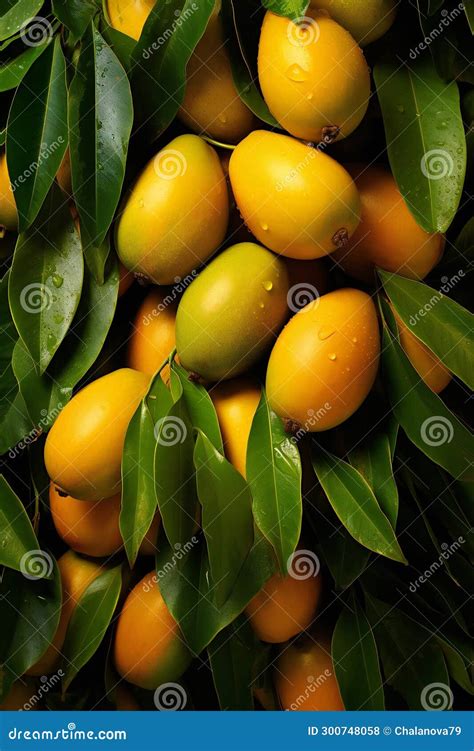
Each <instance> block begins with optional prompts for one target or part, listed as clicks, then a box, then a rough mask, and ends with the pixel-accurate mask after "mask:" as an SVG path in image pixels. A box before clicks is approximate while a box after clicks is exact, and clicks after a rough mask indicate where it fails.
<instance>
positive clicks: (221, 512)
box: [194, 431, 254, 605]
mask: <svg viewBox="0 0 474 751" xmlns="http://www.w3.org/2000/svg"><path fill="white" fill-rule="evenodd" d="M194 464H195V467H196V480H197V489H198V496H199V502H200V504H201V507H202V529H203V532H204V535H205V537H206V542H207V549H208V551H209V562H210V567H211V575H212V581H213V584H214V587H215V595H216V600H217V602H218V604H219V605H220V604H222V603H224V602H225V601H226V600H227V599H228V597H229V596H230V594H231V592H232V589H233V587H234V585H235V582H236V579H237V578H238V575H239V572H240V571H241V569H242V566H243V563H244V561H245V559H246V558H247V556H248V554H249V552H250V549H251V547H252V544H253V540H254V532H253V516H252V497H251V495H250V489H249V487H248V485H247V483H246V482H245V480H244V478H243V477H242V475H241V474H240V472H238V471H237V470H236V469H235V468H234V467H233V466H232V464H230V462H228V461H227V459H225V458H224V456H222V454H220V453H219V452H218V451H217V449H216V448H215V447H214V446H213V445H212V443H211V442H210V440H209V439H208V438H207V437H206V436H205V435H204V433H202V432H201V431H199V432H198V437H197V441H196V446H195V449H194Z"/></svg>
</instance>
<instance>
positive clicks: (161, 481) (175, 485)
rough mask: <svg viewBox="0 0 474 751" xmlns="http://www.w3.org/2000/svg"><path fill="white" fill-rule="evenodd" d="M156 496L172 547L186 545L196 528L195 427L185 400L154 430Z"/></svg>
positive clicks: (171, 410)
mask: <svg viewBox="0 0 474 751" xmlns="http://www.w3.org/2000/svg"><path fill="white" fill-rule="evenodd" d="M154 431H155V438H156V448H155V458H154V468H155V472H154V476H155V492H156V497H157V499H158V508H159V510H160V514H161V519H162V521H163V527H164V530H165V532H166V536H167V538H168V540H169V542H170V543H171V544H172V545H184V544H185V543H186V542H187V541H188V540H190V539H191V537H192V535H193V533H194V529H195V526H196V510H197V493H196V479H195V476H194V464H193V451H194V440H193V435H192V425H191V423H190V420H189V415H188V413H187V410H186V406H185V403H184V400H183V399H182V398H181V399H179V400H178V401H177V402H176V403H175V404H173V405H172V406H171V408H170V409H169V411H168V413H167V414H166V415H165V417H162V418H160V419H159V420H158V421H157V422H156V423H155V427H154Z"/></svg>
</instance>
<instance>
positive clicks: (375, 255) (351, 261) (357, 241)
mask: <svg viewBox="0 0 474 751" xmlns="http://www.w3.org/2000/svg"><path fill="white" fill-rule="evenodd" d="M348 169H349V170H350V172H351V173H352V174H353V175H354V178H355V183H356V185H357V189H358V191H359V195H360V199H361V206H362V212H361V221H360V224H359V226H358V228H357V229H356V231H355V232H354V234H353V235H352V237H351V238H350V240H349V242H348V244H347V245H346V246H345V247H344V248H340V249H338V250H336V252H335V253H334V254H333V255H332V256H331V258H332V260H334V261H336V263H337V264H338V265H339V266H340V267H341V268H342V270H343V271H345V272H346V273H347V274H349V275H350V276H352V277H354V278H355V279H359V280H360V281H362V282H366V283H367V284H370V283H372V284H373V283H374V278H375V277H374V269H375V267H376V266H378V267H379V268H381V269H385V271H393V272H394V273H395V274H400V276H406V277H408V278H409V279H423V278H424V277H425V276H426V275H427V274H428V273H429V272H430V271H431V269H432V268H434V266H436V264H437V263H438V261H439V260H440V259H441V256H442V254H443V248H444V237H443V235H442V234H440V233H431V234H430V233H429V232H426V231H425V230H424V229H423V228H422V227H420V226H419V225H418V224H417V223H416V221H415V219H414V217H413V215H412V214H411V212H410V210H409V208H408V206H407V205H406V203H405V201H404V200H403V197H402V195H401V193H400V191H399V190H398V187H397V184H396V182H395V179H394V178H393V176H392V175H391V174H390V172H388V171H387V170H385V169H383V168H381V167H364V166H361V165H352V166H350V165H349V167H348Z"/></svg>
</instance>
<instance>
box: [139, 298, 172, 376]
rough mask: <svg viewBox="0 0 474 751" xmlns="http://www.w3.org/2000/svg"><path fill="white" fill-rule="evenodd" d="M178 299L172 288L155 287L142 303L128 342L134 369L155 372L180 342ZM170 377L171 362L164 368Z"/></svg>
mask: <svg viewBox="0 0 474 751" xmlns="http://www.w3.org/2000/svg"><path fill="white" fill-rule="evenodd" d="M177 308H178V300H177V299H175V298H173V296H172V291H168V290H160V289H153V290H152V291H151V292H149V293H148V295H147V296H146V297H145V299H144V301H143V303H142V304H141V305H140V307H139V309H138V311H137V314H136V316H135V321H134V323H133V334H132V336H131V338H130V342H129V345H128V355H127V364H128V365H129V367H130V368H133V369H134V370H140V371H141V372H142V373H148V374H149V375H153V374H154V373H155V372H156V371H157V370H158V368H159V367H160V365H161V364H162V362H163V360H165V358H166V357H168V355H169V354H170V352H171V350H172V349H173V348H174V346H175V344H176V333H175V327H176V310H177ZM161 377H162V379H163V380H164V381H165V383H166V382H168V380H169V366H168V365H166V367H165V368H163V370H162V371H161Z"/></svg>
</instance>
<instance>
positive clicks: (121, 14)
mask: <svg viewBox="0 0 474 751" xmlns="http://www.w3.org/2000/svg"><path fill="white" fill-rule="evenodd" d="M155 3H156V0H107V14H108V17H109V21H110V24H111V26H113V28H114V29H117V31H121V32H122V34H127V36H129V37H132V38H133V39H137V40H138V39H139V38H140V34H141V33H142V29H143V26H144V25H145V21H146V19H147V18H148V16H149V14H150V11H151V9H152V8H153V6H154V5H155Z"/></svg>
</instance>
